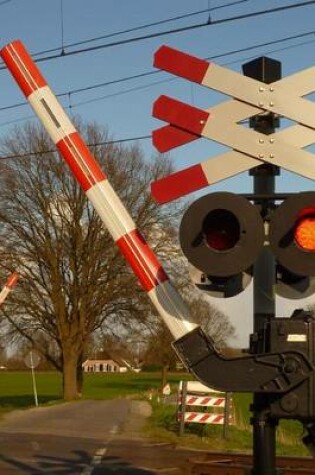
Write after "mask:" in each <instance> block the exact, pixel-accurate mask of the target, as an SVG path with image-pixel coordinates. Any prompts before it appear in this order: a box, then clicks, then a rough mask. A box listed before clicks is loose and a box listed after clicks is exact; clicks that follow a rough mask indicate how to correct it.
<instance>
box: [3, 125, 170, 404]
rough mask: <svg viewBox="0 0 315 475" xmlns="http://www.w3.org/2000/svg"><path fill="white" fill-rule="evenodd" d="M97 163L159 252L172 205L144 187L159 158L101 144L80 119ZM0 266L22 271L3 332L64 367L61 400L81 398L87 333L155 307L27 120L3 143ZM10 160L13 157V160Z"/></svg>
mask: <svg viewBox="0 0 315 475" xmlns="http://www.w3.org/2000/svg"><path fill="white" fill-rule="evenodd" d="M78 127H79V128H80V130H81V133H83V135H85V137H86V140H87V142H88V143H89V144H90V148H91V150H92V152H93V153H94V155H95V156H96V158H97V160H98V161H99V162H100V163H101V165H103V166H104V170H105V171H106V174H107V175H108V176H109V178H110V181H111V182H112V184H113V186H114V188H115V189H116V190H117V192H118V194H119V195H120V197H121V199H122V201H123V202H124V203H125V205H126V207H127V208H128V210H129V211H130V212H131V214H132V215H133V217H134V219H135V221H136V222H137V226H138V227H139V229H141V230H142V231H143V232H144V234H145V235H146V237H147V236H150V234H152V230H154V229H163V230H164V232H163V240H162V236H160V237H159V236H156V235H155V238H154V244H155V246H156V249H157V252H162V251H163V249H165V248H167V246H168V241H171V240H172V239H173V236H172V233H171V229H172V222H173V221H174V220H176V213H177V212H176V210H175V209H172V210H171V209H170V208H161V207H159V206H157V205H156V204H155V203H154V202H153V201H152V199H151V197H150V193H149V189H150V187H149V184H150V182H151V181H153V180H155V179H157V178H158V177H159V176H161V175H164V174H168V173H169V172H170V168H171V165H170V162H169V160H167V158H165V157H164V158H163V157H159V159H158V160H156V161H155V162H154V163H151V162H150V163H148V162H146V161H145V159H144V157H143V155H142V153H141V151H140V149H139V147H138V146H132V147H128V148H127V147H125V146H120V145H117V144H113V143H110V142H108V136H107V134H106V133H105V132H104V130H102V129H100V127H98V126H97V125H95V124H90V125H85V126H83V125H82V124H78ZM2 155H10V156H12V158H11V159H10V160H6V161H2V162H1V178H0V179H1V187H0V200H1V201H0V219H1V221H2V223H3V225H4V226H3V228H2V231H1V237H2V259H1V266H0V272H1V271H3V272H6V273H7V271H8V270H13V269H14V270H18V271H19V273H20V274H21V278H20V282H19V286H18V287H17V289H16V291H15V292H14V294H12V298H10V303H8V304H7V305H6V306H5V309H4V311H5V317H6V322H7V323H6V324H7V337H8V338H13V337H15V338H17V337H18V336H22V337H23V338H24V339H26V340H28V341H29V342H30V344H32V345H34V346H36V348H37V349H38V350H39V351H40V352H41V353H42V354H43V355H44V356H45V358H47V360H48V361H50V362H51V363H52V364H53V365H54V366H55V368H57V369H58V370H59V371H62V373H63V389H64V398H65V399H66V400H71V399H74V398H76V397H78V396H79V393H80V391H81V382H82V369H81V363H82V360H83V356H84V353H85V349H86V345H87V344H88V341H89V337H90V335H91V334H92V333H93V332H94V331H95V330H97V329H99V328H100V327H102V326H104V325H106V326H107V327H109V328H110V327H112V328H115V327H116V326H118V325H120V326H122V327H126V326H128V325H131V324H132V322H133V321H137V322H139V321H140V322H141V321H145V319H146V318H148V316H150V315H151V313H152V311H153V309H152V308H151V305H150V303H149V300H148V299H147V296H146V295H145V293H144V292H143V291H142V290H141V289H140V286H139V285H138V283H137V282H136V278H135V277H134V275H133V273H132V272H131V271H130V269H129V268H128V267H127V266H126V264H125V262H124V261H123V259H122V257H121V255H120V253H119V251H118V250H117V249H116V247H115V246H114V243H113V242H112V239H111V238H110V236H109V234H108V232H107V231H106V230H105V229H104V227H103V226H102V223H101V221H100V219H99V217H98V216H97V214H96V212H95V211H94V209H93V208H92V206H91V205H90V204H89V203H88V202H87V199H86V197H85V195H84V193H83V192H82V191H81V189H80V188H79V186H78V185H77V184H76V182H75V180H74V179H73V177H72V176H71V174H70V173H69V171H68V169H67V167H66V165H65V164H64V163H63V161H62V160H60V158H59V157H58V154H57V152H55V151H53V150H52V144H51V142H50V140H49V139H48V137H47V135H46V133H45V132H44V131H43V130H42V129H41V128H40V127H38V126H34V125H31V124H28V125H27V126H25V127H24V128H19V129H15V130H14V131H13V132H11V134H10V135H9V136H7V137H6V138H5V139H4V140H3V145H2ZM13 157H14V158H13Z"/></svg>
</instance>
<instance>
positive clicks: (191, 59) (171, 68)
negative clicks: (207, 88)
mask: <svg viewBox="0 0 315 475" xmlns="http://www.w3.org/2000/svg"><path fill="white" fill-rule="evenodd" d="M153 65H154V66H155V67H156V68H159V69H163V70H164V71H167V72H169V73H172V74H175V75H176V76H180V77H182V78H185V79H189V80H190V81H194V82H197V83H199V84H200V83H202V80H203V78H204V76H205V74H206V72H207V69H208V68H209V66H210V63H208V62H207V61H205V60H203V59H200V58H196V57H195V56H191V55H190V54H187V53H183V52H182V51H179V50H176V49H174V48H170V47H169V46H165V45H163V46H161V47H160V48H159V49H158V50H157V51H156V53H155V55H154V63H153Z"/></svg>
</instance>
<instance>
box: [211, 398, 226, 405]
mask: <svg viewBox="0 0 315 475" xmlns="http://www.w3.org/2000/svg"><path fill="white" fill-rule="evenodd" d="M222 404H225V399H224V398H221V399H217V400H216V401H215V402H214V404H213V405H214V406H221V405H222Z"/></svg>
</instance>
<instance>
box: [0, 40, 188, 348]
mask: <svg viewBox="0 0 315 475" xmlns="http://www.w3.org/2000/svg"><path fill="white" fill-rule="evenodd" d="M0 55H1V58H2V59H3V61H4V62H5V63H6V65H7V67H8V69H9V70H10V72H11V73H12V75H13V77H14V78H15V80H16V82H17V83H18V85H19V87H20V88H21V90H22V91H23V93H24V95H25V96H26V98H27V99H28V101H29V102H30V104H31V106H32V107H33V109H34V111H35V113H36V114H37V116H38V117H39V119H40V120H41V122H42V123H43V125H44V127H45V128H46V130H47V132H48V134H49V135H50V137H51V139H52V140H53V142H54V143H55V144H56V147H57V149H58V150H59V152H60V154H61V155H62V156H63V158H64V159H65V161H66V162H67V163H68V166H69V167H70V169H71V171H72V173H73V174H74V176H75V177H76V179H77V181H78V182H79V184H80V185H81V187H82V188H83V190H84V191H85V193H86V195H87V196H88V198H89V200H90V201H91V202H92V204H93V205H94V207H95V209H96V211H97V212H98V214H99V216H100V218H101V219H102V221H103V223H104V224H105V226H106V227H107V229H108V231H109V232H110V234H111V236H112V237H113V239H114V241H115V242H116V244H117V246H118V247H119V249H120V251H121V253H122V254H123V256H124V257H125V259H126V260H127V261H128V262H129V264H130V266H131V268H132V269H133V271H134V273H135V274H136V276H137V277H138V279H139V282H140V283H141V285H142V287H143V289H144V290H145V291H146V292H147V294H148V296H149V297H150V299H151V301H152V302H153V304H154V306H155V307H156V309H157V310H158V312H159V314H160V316H161V317H162V318H163V320H164V322H165V323H166V325H167V326H168V328H169V330H170V331H171V333H172V335H173V336H174V337H175V339H178V338H180V337H182V336H184V335H185V334H186V333H188V332H190V331H192V330H193V329H195V328H196V327H197V325H196V324H195V323H194V322H193V321H192V319H191V316H190V312H189V309H188V307H187V305H186V304H185V303H184V301H183V300H182V298H181V296H180V295H179V294H178V292H177V290H176V289H175V288H174V287H173V286H172V284H171V282H170V280H169V278H168V276H167V274H166V272H165V271H164V269H163V267H162V265H161V264H160V262H159V261H158V259H157V257H156V256H155V254H154V253H153V251H152V250H151V249H150V247H149V246H148V244H147V243H146V241H145V239H144V238H143V236H142V235H141V234H140V232H139V231H138V230H137V228H136V226H135V223H134V222H133V220H132V218H131V216H130V215H129V214H128V212H127V210H126V208H125V207H124V205H123V204H122V202H121V201H120V199H119V197H118V196H117V195H116V193H115V191H114V190H113V188H112V187H111V185H110V183H109V181H108V179H107V177H106V175H105V174H104V172H103V171H102V170H101V168H100V166H99V164H98V163H97V161H96V160H95V158H94V157H93V155H92V154H91V152H90V151H89V149H88V147H87V145H86V144H85V142H84V141H83V139H82V138H81V136H80V134H79V133H78V132H77V130H76V129H75V127H74V125H73V124H72V122H71V121H70V119H69V118H68V116H67V115H66V113H65V112H64V110H63V108H62V107H61V105H60V104H59V102H58V101H57V99H56V97H55V95H54V94H53V92H52V91H51V89H50V88H49V86H48V84H47V82H46V80H45V79H44V77H43V76H42V74H41V72H40V71H39V69H38V68H37V66H36V65H35V63H34V62H33V60H32V58H31V57H30V55H29V54H28V52H27V51H26V49H25V47H24V46H23V44H22V43H21V42H20V41H14V42H12V43H9V44H8V45H7V46H5V47H4V48H3V49H2V50H1V51H0Z"/></svg>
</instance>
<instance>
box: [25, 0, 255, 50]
mask: <svg viewBox="0 0 315 475" xmlns="http://www.w3.org/2000/svg"><path fill="white" fill-rule="evenodd" d="M249 1H250V0H236V1H233V2H230V3H226V4H225V5H219V6H217V7H212V8H207V9H204V10H197V11H194V12H190V13H185V14H183V15H178V16H175V17H171V18H165V19H163V20H159V21H155V22H151V23H146V24H144V25H139V26H135V27H132V28H127V29H125V30H118V31H115V32H113V33H107V34H106V35H101V36H95V37H94V38H89V39H85V40H81V41H77V42H75V43H69V44H67V45H62V47H61V48H60V47H59V48H51V49H47V50H44V51H40V52H37V53H33V55H32V56H33V58H37V57H38V56H41V55H43V54H46V53H53V52H54V51H60V50H61V51H62V52H64V49H65V48H73V47H75V46H81V45H84V44H88V43H94V42H95V41H100V40H105V39H108V38H113V37H115V36H120V35H125V34H127V33H133V32H135V31H140V30H144V29H147V28H152V27H153V26H160V25H164V24H165V23H170V22H173V21H178V20H183V19H185V18H189V17H193V16H196V15H202V14H203V13H212V12H214V11H216V10H221V9H222V8H227V7H231V6H235V5H238V4H240V3H245V2H249Z"/></svg>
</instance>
